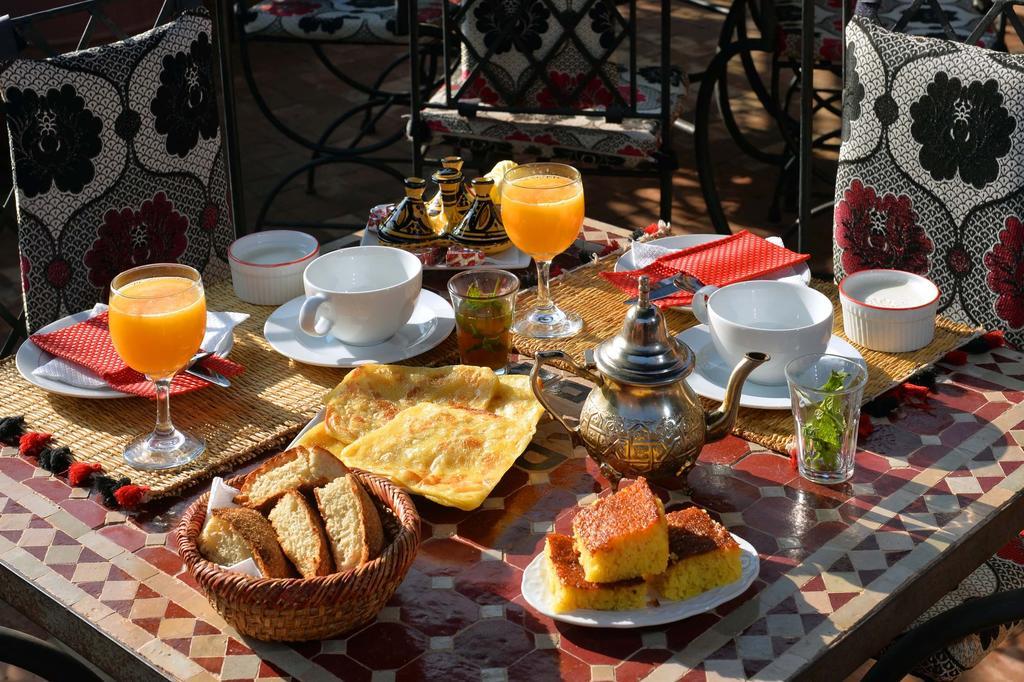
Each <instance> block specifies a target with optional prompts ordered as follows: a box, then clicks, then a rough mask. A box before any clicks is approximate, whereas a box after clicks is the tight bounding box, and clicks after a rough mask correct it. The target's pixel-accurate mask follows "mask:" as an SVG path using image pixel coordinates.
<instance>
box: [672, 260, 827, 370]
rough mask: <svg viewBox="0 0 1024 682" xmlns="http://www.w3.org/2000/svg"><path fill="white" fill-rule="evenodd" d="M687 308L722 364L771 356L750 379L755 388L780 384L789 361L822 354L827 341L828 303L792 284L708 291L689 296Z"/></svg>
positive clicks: (760, 283)
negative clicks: (705, 331) (708, 334)
mask: <svg viewBox="0 0 1024 682" xmlns="http://www.w3.org/2000/svg"><path fill="white" fill-rule="evenodd" d="M692 307H693V314H694V316H695V317H696V318H697V319H698V320H700V321H701V322H703V323H704V324H706V325H707V326H708V328H709V329H710V330H711V340H712V341H713V342H714V344H715V350H717V351H718V355H719V356H720V357H721V358H722V360H724V361H725V362H726V363H728V364H730V365H736V364H737V363H739V361H740V360H742V359H743V355H744V354H745V353H748V352H755V351H756V352H761V353H767V354H768V355H769V356H771V360H769V361H768V362H766V363H764V364H763V365H761V366H760V367H758V368H757V369H755V370H754V371H753V372H751V373H750V378H749V380H750V381H753V382H754V383H755V384H763V385H769V386H776V385H779V384H785V383H786V365H787V364H789V361H790V360H793V359H794V358H797V357H800V356H801V355H808V354H810V353H819V354H820V353H824V352H825V349H826V348H827V347H828V342H829V339H830V338H831V337H832V302H831V301H829V300H828V297H827V296H825V295H824V294H822V293H820V292H818V291H815V290H814V289H811V288H810V287H806V286H804V285H802V284H795V283H793V282H775V281H761V280H758V281H752V282H737V283H736V284H730V285H729V286H726V287H722V288H718V287H716V286H711V285H709V286H706V287H704V288H702V289H700V290H699V291H697V293H696V294H694V295H693V304H692Z"/></svg>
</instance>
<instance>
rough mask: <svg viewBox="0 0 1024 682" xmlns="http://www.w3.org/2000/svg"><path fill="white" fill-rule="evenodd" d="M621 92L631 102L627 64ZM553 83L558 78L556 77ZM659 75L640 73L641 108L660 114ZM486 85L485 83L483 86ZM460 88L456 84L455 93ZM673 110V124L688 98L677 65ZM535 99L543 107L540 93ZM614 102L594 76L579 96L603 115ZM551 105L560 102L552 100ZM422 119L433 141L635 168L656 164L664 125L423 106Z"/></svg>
mask: <svg viewBox="0 0 1024 682" xmlns="http://www.w3.org/2000/svg"><path fill="white" fill-rule="evenodd" d="M616 70H617V72H618V78H617V82H618V83H621V84H622V85H621V86H620V91H621V92H622V95H623V98H624V99H625V100H626V101H627V102H628V101H629V96H628V90H629V76H628V70H627V69H626V68H625V67H623V66H618V67H616ZM551 76H552V80H553V81H555V80H556V79H557V78H558V74H557V73H552V74H551ZM571 77H572V76H566V78H571ZM660 79H661V76H660V73H659V70H658V69H657V68H644V67H640V68H639V69H638V73H637V88H636V90H637V109H638V111H640V112H642V113H652V114H657V113H658V112H659V111H660V110H661V80H660ZM486 87H487V86H486V85H484V86H483V88H486ZM456 88H457V85H456V84H454V83H453V93H454V92H455V90H456ZM476 95H477V97H478V98H479V99H483V100H485V101H488V100H492V99H493V93H487V92H480V93H476ZM671 97H672V103H671V110H672V118H673V120H674V119H676V118H678V117H679V115H680V114H681V113H682V108H683V104H684V102H685V97H686V79H685V77H684V76H683V74H682V72H681V71H680V70H679V69H678V68H676V67H673V70H672V78H671ZM467 99H468V98H463V99H462V101H463V102H466V101H467ZM537 99H538V101H539V102H541V103H542V104H543V102H544V100H545V93H544V91H543V90H542V91H541V92H540V93H538V94H537ZM444 101H445V90H444V87H443V86H442V87H441V88H440V89H439V90H438V91H437V92H435V93H434V95H433V96H432V97H431V98H430V102H431V103H433V104H444ZM611 102H612V95H611V93H610V92H609V91H608V88H607V86H606V85H605V82H604V81H603V80H602V79H600V78H598V77H596V76H595V77H594V79H593V81H592V84H591V87H587V88H584V90H583V91H582V93H581V94H580V108H581V109H586V110H591V111H595V110H596V111H600V110H603V109H604V108H605V106H607V105H608V104H610V103H611ZM550 106H551V107H556V106H557V103H556V102H554V101H551V102H550ZM421 115H422V117H423V121H424V122H425V124H426V125H427V127H428V128H429V130H430V131H431V134H432V140H431V141H432V142H434V143H436V142H443V143H446V144H453V145H456V146H463V147H466V146H468V147H473V146H474V142H476V143H478V144H479V145H480V146H486V147H487V149H489V150H493V151H497V152H508V153H509V154H511V155H515V157H516V158H519V157H521V156H531V157H537V158H559V159H567V160H571V161H576V162H582V163H591V164H601V165H614V166H619V167H627V168H635V167H637V166H643V165H649V164H653V163H655V161H656V160H655V158H654V154H655V152H656V150H657V149H658V143H659V140H660V134H661V131H660V128H661V122H660V121H659V120H657V119H636V118H632V119H626V120H625V121H623V122H622V123H611V122H609V121H608V120H606V119H605V118H603V117H589V116H562V115H546V114H508V113H501V112H496V111H488V110H487V109H485V108H481V109H480V110H478V111H477V113H476V115H475V116H463V115H460V114H459V113H458V112H457V111H454V110H452V109H444V110H441V109H434V108H430V107H425V108H424V109H423V111H422V113H421Z"/></svg>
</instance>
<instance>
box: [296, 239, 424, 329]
mask: <svg viewBox="0 0 1024 682" xmlns="http://www.w3.org/2000/svg"><path fill="white" fill-rule="evenodd" d="M302 283H303V286H304V287H305V290H306V300H305V301H303V302H302V308H301V309H300V310H299V327H300V328H301V329H302V331H304V332H305V333H307V334H309V335H310V336H326V335H328V334H330V335H331V336H333V337H334V338H336V339H337V340H339V341H341V342H342V343H345V344H348V345H351V346H373V345H375V344H378V343H382V342H384V341H387V340H388V339H389V338H391V337H392V336H394V335H395V332H397V331H398V330H399V329H400V328H401V327H402V325H404V324H405V323H406V322H408V321H409V318H410V317H412V312H413V310H414V309H415V308H416V299H417V298H418V297H419V295H420V288H421V287H422V285H423V264H422V263H421V262H420V259H419V258H417V257H416V256H414V255H412V254H411V253H409V252H408V251H402V250H401V249H394V248H391V247H389V246H354V247H351V248H348V249H339V250H338V251H332V252H331V253H327V254H324V255H323V256H320V257H319V258H317V259H316V260H315V261H313V262H312V263H310V264H309V265H308V266H307V267H306V271H305V272H304V273H303V274H302Z"/></svg>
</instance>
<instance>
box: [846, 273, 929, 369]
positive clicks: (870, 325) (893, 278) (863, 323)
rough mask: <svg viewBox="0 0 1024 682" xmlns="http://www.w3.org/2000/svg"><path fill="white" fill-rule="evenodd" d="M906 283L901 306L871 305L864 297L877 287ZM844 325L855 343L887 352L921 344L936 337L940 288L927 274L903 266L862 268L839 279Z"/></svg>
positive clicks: (898, 351)
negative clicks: (908, 292) (905, 298)
mask: <svg viewBox="0 0 1024 682" xmlns="http://www.w3.org/2000/svg"><path fill="white" fill-rule="evenodd" d="M903 284H909V285H910V286H911V288H912V291H911V297H910V300H908V301H906V305H903V306H884V305H872V304H870V303H866V302H865V298H866V297H867V296H868V295H870V294H871V293H873V292H875V291H877V290H878V289H880V288H887V287H892V286H899V285H903ZM839 299H840V301H841V302H842V305H843V328H844V329H845V331H846V336H847V337H849V339H850V340H851V341H853V342H854V343H856V344H858V345H861V346H864V347H865V348H870V349H871V350H878V351H883V352H886V353H906V352H908V351H912V350H917V349H919V348H924V347H925V346H927V345H928V344H929V343H931V342H932V339H933V338H934V337H935V310H936V308H937V307H938V305H939V288H938V287H937V286H935V283H934V282H932V281H931V280H930V279H928V278H927V277H922V276H921V275H915V274H914V273H912V272H904V271H903V270H861V271H860V272H855V273H854V274H852V275H849V276H847V277H846V278H844V279H843V281H842V282H840V283H839Z"/></svg>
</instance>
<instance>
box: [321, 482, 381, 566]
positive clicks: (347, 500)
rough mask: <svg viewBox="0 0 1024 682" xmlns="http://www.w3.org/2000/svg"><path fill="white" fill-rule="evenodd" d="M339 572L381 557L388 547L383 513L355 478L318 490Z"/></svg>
mask: <svg viewBox="0 0 1024 682" xmlns="http://www.w3.org/2000/svg"><path fill="white" fill-rule="evenodd" d="M314 492H315V495H316V503H317V506H318V507H319V508H320V516H322V517H323V519H324V527H325V528H326V530H327V539H328V542H329V543H330V546H331V554H332V555H333V557H334V566H335V568H336V569H337V570H338V571H347V570H349V569H351V568H355V567H356V566H358V565H360V564H362V563H365V562H367V561H369V560H371V559H374V558H376V557H377V555H379V554H380V552H381V549H382V548H383V546H384V529H383V527H382V526H381V523H380V514H379V513H378V512H377V508H376V507H375V506H374V505H373V501H372V500H370V496H369V495H367V494H366V491H365V490H363V486H362V485H361V484H360V483H359V481H358V480H356V477H355V476H342V477H340V478H336V479H334V480H333V481H331V482H330V483H328V484H327V485H325V486H324V487H322V488H317V489H316V490H315V491H314Z"/></svg>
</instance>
